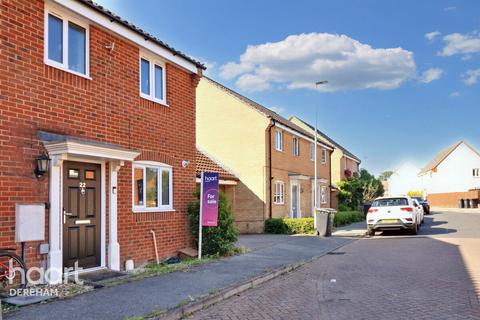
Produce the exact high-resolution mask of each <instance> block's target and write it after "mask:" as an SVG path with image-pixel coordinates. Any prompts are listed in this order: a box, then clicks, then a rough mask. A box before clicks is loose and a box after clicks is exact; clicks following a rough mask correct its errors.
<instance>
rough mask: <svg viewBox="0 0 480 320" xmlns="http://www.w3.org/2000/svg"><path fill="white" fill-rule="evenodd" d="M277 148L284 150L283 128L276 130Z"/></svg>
mask: <svg viewBox="0 0 480 320" xmlns="http://www.w3.org/2000/svg"><path fill="white" fill-rule="evenodd" d="M275 150H277V151H282V150H283V132H282V131H281V130H275Z"/></svg>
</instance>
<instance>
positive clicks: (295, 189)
mask: <svg viewBox="0 0 480 320" xmlns="http://www.w3.org/2000/svg"><path fill="white" fill-rule="evenodd" d="M290 185H291V187H290V199H291V200H290V206H291V210H290V216H291V217H292V218H300V186H299V185H298V183H296V182H292V183H291V184H290Z"/></svg>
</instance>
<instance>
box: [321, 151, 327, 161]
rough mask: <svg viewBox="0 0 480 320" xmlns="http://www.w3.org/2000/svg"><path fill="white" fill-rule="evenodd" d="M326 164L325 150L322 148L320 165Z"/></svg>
mask: <svg viewBox="0 0 480 320" xmlns="http://www.w3.org/2000/svg"><path fill="white" fill-rule="evenodd" d="M326 163H327V148H325V147H322V164H326Z"/></svg>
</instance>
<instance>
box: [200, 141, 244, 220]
mask: <svg viewBox="0 0 480 320" xmlns="http://www.w3.org/2000/svg"><path fill="white" fill-rule="evenodd" d="M195 165H196V169H195V171H196V174H197V187H198V188H199V187H200V182H201V177H200V176H201V174H202V172H216V173H218V178H219V186H218V187H219V190H220V191H221V192H223V193H224V194H225V196H226V197H227V200H228V202H229V203H230V206H231V209H232V213H233V217H234V219H235V218H236V212H235V202H236V196H235V190H236V186H237V184H238V180H239V179H238V178H237V176H236V175H235V174H234V173H233V172H232V171H231V170H230V169H228V168H227V167H225V165H224V164H222V163H221V162H220V161H218V160H217V159H214V158H213V157H212V156H211V155H209V154H207V152H205V151H201V150H198V148H197V156H196V163H195Z"/></svg>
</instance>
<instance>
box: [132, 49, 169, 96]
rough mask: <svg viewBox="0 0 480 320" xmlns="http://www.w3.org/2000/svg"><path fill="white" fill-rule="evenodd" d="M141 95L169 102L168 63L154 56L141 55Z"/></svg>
mask: <svg viewBox="0 0 480 320" xmlns="http://www.w3.org/2000/svg"><path fill="white" fill-rule="evenodd" d="M139 64H140V77H139V79H140V96H141V97H143V98H145V99H149V100H152V101H155V102H158V103H161V104H167V85H166V79H167V77H166V65H165V62H163V61H161V60H159V59H155V58H154V57H152V56H149V55H146V54H142V55H140V62H139Z"/></svg>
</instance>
